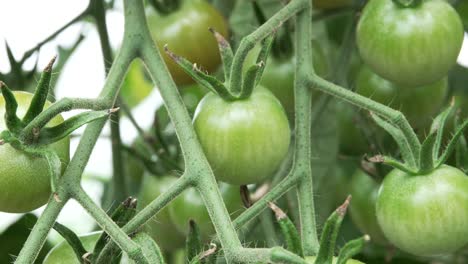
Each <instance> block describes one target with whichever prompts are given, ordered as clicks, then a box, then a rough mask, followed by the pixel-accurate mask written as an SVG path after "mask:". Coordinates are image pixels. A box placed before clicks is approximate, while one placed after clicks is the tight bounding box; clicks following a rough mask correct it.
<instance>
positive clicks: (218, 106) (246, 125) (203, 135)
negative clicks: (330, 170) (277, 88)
mask: <svg viewBox="0 0 468 264" xmlns="http://www.w3.org/2000/svg"><path fill="white" fill-rule="evenodd" d="M193 123H194V127H195V131H196V132H197V134H198V139H199V140H200V143H201V145H202V147H203V149H204V151H205V154H206V157H207V159H208V161H209V162H210V164H211V168H212V169H213V171H214V174H215V176H216V178H217V179H218V180H220V181H224V182H227V183H231V184H237V185H245V184H252V183H259V182H262V181H263V180H266V179H267V178H269V177H271V176H272V175H273V173H274V172H275V171H276V169H277V168H278V167H279V165H280V164H281V162H282V161H283V159H284V157H285V156H286V154H287V152H288V148H289V142H290V133H291V132H290V129H289V122H288V118H287V117H286V114H285V113H284V109H283V107H282V106H281V103H280V102H279V101H278V99H276V98H275V96H274V95H273V94H272V93H271V92H270V91H269V90H267V89H265V88H263V87H262V86H257V87H256V88H255V89H254V91H253V93H252V95H251V96H250V97H249V98H246V99H243V100H235V101H225V100H223V99H222V98H221V97H219V96H218V95H216V94H214V93H209V94H207V95H206V96H205V97H204V98H203V99H202V101H201V102H200V104H199V105H198V107H197V110H196V112H195V117H194V120H193Z"/></svg>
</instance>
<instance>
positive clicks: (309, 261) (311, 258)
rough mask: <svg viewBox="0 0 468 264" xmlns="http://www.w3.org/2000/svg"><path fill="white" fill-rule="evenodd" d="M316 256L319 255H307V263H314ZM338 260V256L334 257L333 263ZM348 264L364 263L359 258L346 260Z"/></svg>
mask: <svg viewBox="0 0 468 264" xmlns="http://www.w3.org/2000/svg"><path fill="white" fill-rule="evenodd" d="M316 258H317V257H315V256H313V257H305V259H306V262H307V263H310V264H314V263H315V259H316ZM337 260H338V258H336V257H333V261H332V264H336V261H337ZM346 264H364V263H362V262H361V261H358V260H354V259H349V260H348V261H346Z"/></svg>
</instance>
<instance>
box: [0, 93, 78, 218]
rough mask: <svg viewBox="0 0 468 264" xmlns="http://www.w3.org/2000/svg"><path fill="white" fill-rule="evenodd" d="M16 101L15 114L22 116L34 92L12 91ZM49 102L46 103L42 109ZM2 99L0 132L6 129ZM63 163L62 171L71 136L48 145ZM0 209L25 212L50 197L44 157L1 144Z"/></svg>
mask: <svg viewBox="0 0 468 264" xmlns="http://www.w3.org/2000/svg"><path fill="white" fill-rule="evenodd" d="M13 93H14V95H15V97H16V100H17V102H18V110H17V115H18V117H19V118H23V116H24V115H25V114H26V111H27V110H28V107H29V104H30V103H31V99H32V97H33V94H31V93H28V92H19V91H14V92H13ZM50 105H51V103H50V102H47V103H46V105H45V108H47V107H49V106H50ZM4 116H5V100H4V99H3V97H0V131H4V130H6V129H7V127H6V124H5V119H4ZM62 122H63V118H62V117H61V116H56V117H55V118H53V119H52V120H51V121H50V122H49V123H48V124H47V126H56V125H59V124H60V123H62ZM47 148H48V149H49V150H52V151H54V152H55V153H56V154H57V155H58V157H59V158H60V161H61V162H62V171H63V170H64V169H65V167H66V166H67V164H68V161H69V159H70V138H69V137H65V138H64V139H62V140H60V141H58V142H56V143H53V144H51V145H49V146H47ZM0 164H1V166H0V211H2V212H7V213H25V212H29V211H32V210H34V209H36V208H38V207H41V206H43V205H44V204H45V203H46V202H47V200H48V199H49V197H50V192H51V190H50V174H49V165H48V162H47V160H46V159H45V158H42V157H38V156H35V155H31V154H27V153H25V152H23V151H20V150H17V149H15V148H13V147H12V146H11V145H9V144H4V145H2V146H0Z"/></svg>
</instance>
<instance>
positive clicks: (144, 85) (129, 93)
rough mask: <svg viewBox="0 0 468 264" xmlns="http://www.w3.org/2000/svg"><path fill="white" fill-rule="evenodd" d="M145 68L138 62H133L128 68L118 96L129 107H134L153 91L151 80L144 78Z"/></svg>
mask: <svg viewBox="0 0 468 264" xmlns="http://www.w3.org/2000/svg"><path fill="white" fill-rule="evenodd" d="M144 71H145V67H144V65H143V63H142V62H141V61H140V60H134V61H133V62H132V64H131V65H130V67H129V68H128V72H127V75H126V76H125V79H124V81H123V83H122V88H121V89H120V94H121V96H122V97H123V98H124V100H125V103H127V104H128V106H129V107H135V106H136V105H138V104H139V103H140V102H141V101H143V99H145V98H146V97H147V96H148V95H149V94H150V93H151V91H152V90H153V84H152V82H151V80H149V79H146V77H145V72H144Z"/></svg>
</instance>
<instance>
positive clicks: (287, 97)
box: [253, 42, 329, 121]
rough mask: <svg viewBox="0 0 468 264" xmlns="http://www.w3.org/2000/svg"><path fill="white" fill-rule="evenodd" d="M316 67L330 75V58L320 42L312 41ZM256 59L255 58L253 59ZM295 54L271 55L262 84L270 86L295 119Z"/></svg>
mask: <svg viewBox="0 0 468 264" xmlns="http://www.w3.org/2000/svg"><path fill="white" fill-rule="evenodd" d="M312 54H313V57H314V69H315V71H316V73H317V74H318V75H320V76H322V77H326V76H327V75H328V68H329V67H328V60H327V57H326V56H325V52H324V50H323V49H322V48H321V46H320V45H319V43H318V42H313V43H312ZM253 61H255V60H253ZM295 67H296V58H295V56H290V57H288V58H275V57H274V56H270V57H269V58H268V60H267V63H266V66H265V69H264V71H263V75H262V79H261V81H260V84H261V85H263V86H264V87H266V88H268V89H269V90H270V91H271V92H272V93H273V94H274V95H275V96H276V98H278V100H279V101H280V102H281V104H282V105H283V107H284V109H285V111H286V113H287V114H288V117H289V118H290V120H291V121H294V119H293V118H294V72H295Z"/></svg>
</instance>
